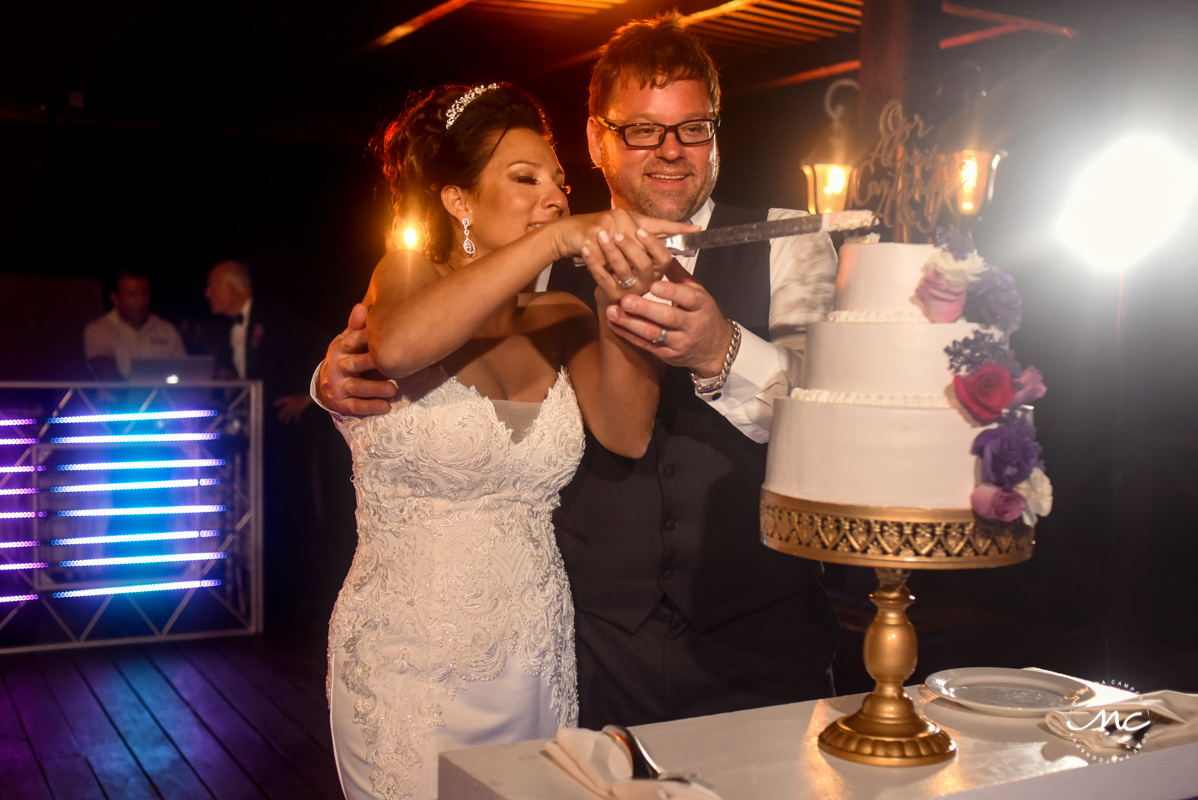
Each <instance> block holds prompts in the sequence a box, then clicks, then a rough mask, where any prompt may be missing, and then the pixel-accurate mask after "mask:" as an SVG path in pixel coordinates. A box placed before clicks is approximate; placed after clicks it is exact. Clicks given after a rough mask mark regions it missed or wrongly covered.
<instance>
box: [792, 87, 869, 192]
mask: <svg viewBox="0 0 1198 800" xmlns="http://www.w3.org/2000/svg"><path fill="white" fill-rule="evenodd" d="M842 88H850V89H857V90H860V89H859V87H858V86H857V82H856V81H854V80H852V79H851V78H841V79H840V80H838V81H834V82H833V83H832V84H831V85H830V86H828V89H827V91H826V92H825V93H824V111H826V112H827V114H828V117H829V118H830V119H831V120H832V125H831V127H830V128H829V129H828V131H827V133H826V134H825V135H824V137H823V140H822V141H821V142H820V144H819V146H818V147H816V148H815V151H814V152H813V153H812V154H811V156H810V157H809V158H807V159H805V160H804V161H803V162H802V163H801V166H802V168H803V175H805V176H806V178H807V210H808V211H809V212H810V213H812V214H830V213H833V212H836V211H844V209H845V206H846V205H848V199H849V185H850V181H851V180H852V177H853V165H852V164H851V163H849V158H848V154H849V136H848V131H847V130H846V129H845V125H844V117H845V107H844V106H843V105H833V104H832V96H833V95H834V94H835V93H836V91H837V90H838V89H842Z"/></svg>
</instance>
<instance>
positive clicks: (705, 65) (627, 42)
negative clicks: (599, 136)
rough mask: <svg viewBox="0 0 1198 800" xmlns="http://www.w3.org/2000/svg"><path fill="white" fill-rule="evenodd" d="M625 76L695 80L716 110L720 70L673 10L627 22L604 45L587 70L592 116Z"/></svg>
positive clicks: (657, 83) (662, 82) (656, 82)
mask: <svg viewBox="0 0 1198 800" xmlns="http://www.w3.org/2000/svg"><path fill="white" fill-rule="evenodd" d="M628 80H637V81H640V85H641V87H642V88H643V87H645V86H648V85H649V84H650V83H652V84H653V86H654V87H655V88H662V87H664V86H668V85H669V84H671V83H673V82H674V81H687V80H697V81H699V82H700V83H702V84H703V85H704V86H705V87H706V88H707V94H708V96H710V97H711V105H712V108H713V109H715V111H716V113H717V114H718V113H719V111H720V76H719V72H718V71H717V70H716V67H715V63H714V62H713V61H712V60H711V56H710V55H708V54H707V50H705V49H704V48H703V45H702V44H701V43H700V42H699V40H698V39H696V38H695V37H694V36H693V35H691V34H690V33H687V32H686V28H685V26H684V20H683V17H682V16H681V15H680V14H679V13H678V11H677V10H674V11H670V12H667V13H665V14H659V15H658V16H656V17H654V18H653V19H642V20H635V21H633V22H629V23H628V24H626V25H624V26H623V27H621V28H620V29H619V30H617V31H616V35H615V36H613V37H612V38H611V41H609V42H608V43H607V44H605V45H604V46H603V49H602V50H601V51H600V55H599V61H598V62H597V63H596V64H595V68H594V69H593V70H591V86H590V100H589V103H588V106H589V109H590V113H591V116H597V115H603V114H604V113H605V112H606V111H607V109H608V106H609V105H610V104H611V99H612V95H614V94H615V91H616V88H617V87H618V86H619V85H620V84H622V83H624V82H625V81H628Z"/></svg>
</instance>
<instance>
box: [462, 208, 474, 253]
mask: <svg viewBox="0 0 1198 800" xmlns="http://www.w3.org/2000/svg"><path fill="white" fill-rule="evenodd" d="M462 233H463V234H465V236H466V241H464V242H462V249H463V250H465V251H466V255H468V256H472V255H474V242H472V241H470V220H468V219H466V218H464V217H463V218H462Z"/></svg>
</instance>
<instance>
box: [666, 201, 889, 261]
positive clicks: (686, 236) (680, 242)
mask: <svg viewBox="0 0 1198 800" xmlns="http://www.w3.org/2000/svg"><path fill="white" fill-rule="evenodd" d="M873 224H874V212H872V211H870V210H869V209H861V210H858V211H836V212H833V213H831V214H816V215H815V216H809V217H791V218H790V219H776V220H773V221H772V222H750V223H748V224H747V225H729V226H727V227H724V228H709V229H707V230H705V231H699V232H698V233H676V234H674V235H673V236H667V237H665V239H663V240H662V241H663V242H665V245H666V248H667V249H668V250H669V251H670V252H671V253H674V254H675V255H691V254H693V253H694V252H695V251H696V250H700V249H702V248H705V247H727V246H728V245H732V244H745V243H747V242H764V241H767V240H769V239H778V238H781V237H783V236H801V235H803V234H806V233H819V232H820V231H851V230H856V229H857V228H869V227H872V226H873Z"/></svg>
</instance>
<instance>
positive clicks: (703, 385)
mask: <svg viewBox="0 0 1198 800" xmlns="http://www.w3.org/2000/svg"><path fill="white" fill-rule="evenodd" d="M728 324H730V325H731V326H732V341H730V342H729V343H728V353H727V354H726V355H725V356H724V368H723V369H722V370H720V374H719V375H717V376H715V378H701V377H699V373H697V372H695V371H694V370H693V369H692V370H691V381H692V382H693V383H694V384H695V394H699V395H706V394H712V393H713V392H718V391H719V390H720V389H723V388H724V384H725V383H727V382H728V374H729V373H730V372H732V362H733V361H735V360H736V354H737V353H739V352H740V324H739V323H737V322H736V321H735V320H728Z"/></svg>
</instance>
